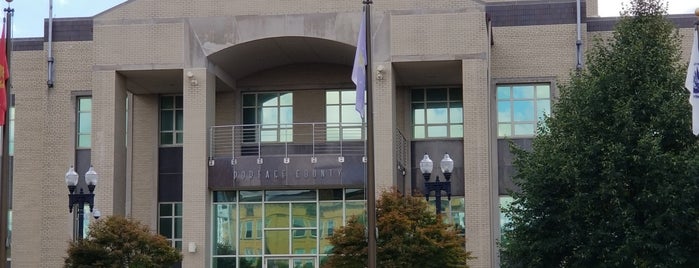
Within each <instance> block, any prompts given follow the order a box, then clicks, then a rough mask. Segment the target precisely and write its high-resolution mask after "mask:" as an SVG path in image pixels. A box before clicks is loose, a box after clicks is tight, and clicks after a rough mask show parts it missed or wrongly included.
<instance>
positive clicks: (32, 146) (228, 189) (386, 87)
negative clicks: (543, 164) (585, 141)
mask: <svg viewBox="0 0 699 268" xmlns="http://www.w3.org/2000/svg"><path fill="white" fill-rule="evenodd" d="M181 2H182V1H181ZM576 9H577V5H576V1H575V0H558V1H544V0H524V1H522V0H519V1H502V0H464V1H449V0H438V1H375V3H374V4H373V5H372V12H371V25H370V26H369V29H370V31H371V43H372V45H373V47H372V50H371V51H372V65H371V66H369V68H368V69H367V70H368V74H369V78H370V81H369V82H370V84H371V85H372V90H373V91H372V93H373V94H372V99H371V100H368V101H369V102H370V103H366V105H368V104H371V105H372V107H373V113H372V114H367V116H368V119H369V120H372V122H373V127H374V131H373V133H368V132H367V124H366V123H367V121H366V120H363V119H362V118H361V117H360V116H359V113H358V112H357V111H356V110H355V106H356V100H357V96H356V89H355V85H354V83H353V82H352V80H351V73H352V69H353V63H354V57H355V53H356V51H357V47H356V45H357V37H358V34H359V30H360V29H359V28H360V24H361V20H362V19H363V15H362V1H328V0H294V1H278V0H256V1H247V2H243V1H239V0H206V1H204V0H192V1H186V4H172V1H167V0H129V1H125V2H124V3H122V4H120V5H118V6H116V7H114V8H112V9H109V10H107V11H105V12H102V13H100V14H97V15H95V16H93V17H85V18H59V19H53V21H52V23H51V24H50V25H51V27H52V28H51V29H49V23H48V21H45V23H46V31H47V33H48V32H49V31H50V32H51V33H52V35H51V36H52V39H51V40H52V43H51V44H48V43H47V42H48V41H49V39H48V38H44V37H36V38H12V43H11V45H10V46H8V47H10V48H11V49H12V56H11V59H12V61H11V65H12V66H11V68H10V70H11V74H12V76H11V77H12V81H11V88H12V95H11V96H12V98H11V101H12V102H11V103H12V105H11V107H10V112H11V114H12V116H13V117H12V118H11V121H10V128H11V129H12V130H13V132H12V133H11V136H10V137H9V138H10V141H11V144H10V148H12V150H13V153H12V154H11V155H12V174H13V175H12V176H13V181H12V190H13V192H14V195H12V202H11V205H12V208H13V210H12V220H13V223H12V225H11V226H12V235H11V243H10V245H11V263H12V266H14V267H60V266H63V264H64V263H63V262H64V260H63V257H64V256H65V251H66V248H67V245H68V244H67V243H66V241H69V240H70V238H71V237H72V234H71V230H72V225H73V224H74V221H73V219H71V218H70V216H69V214H68V211H67V210H66V208H65V203H66V201H67V195H66V194H65V185H64V183H63V182H62V178H63V174H65V170H66V168H67V167H68V166H70V165H73V166H75V167H76V171H77V172H78V173H80V174H84V172H85V171H87V168H89V166H90V165H93V166H94V167H95V170H98V172H99V173H100V174H99V175H100V182H99V184H100V185H99V186H98V187H97V193H96V204H95V205H96V208H97V209H99V210H100V211H101V212H102V217H106V216H110V215H125V216H128V217H132V218H135V219H137V220H139V221H141V222H143V223H144V224H147V225H148V226H149V227H150V228H151V229H152V230H153V231H157V233H159V234H161V235H163V236H164V237H166V238H167V239H168V241H169V242H170V243H171V245H172V246H173V247H176V248H178V249H179V250H181V252H182V254H183V256H184V259H183V261H182V263H180V264H178V265H179V266H181V267H204V268H211V267H216V268H223V267H270V268H271V267H287V268H292V267H293V268H297V267H300V268H306V267H314V268H316V267H321V266H322V264H323V262H324V260H325V259H326V258H327V256H328V254H329V252H330V251H331V249H332V245H330V243H329V242H328V237H330V236H332V235H333V234H334V233H335V232H336V230H337V229H338V228H340V227H341V226H343V225H344V224H345V223H346V222H347V221H348V219H350V218H351V217H359V219H360V220H365V219H366V213H367V211H366V207H367V202H366V199H367V198H366V196H367V193H368V192H369V191H376V192H378V193H380V192H381V191H383V190H396V191H400V192H401V193H403V194H415V193H423V194H424V193H425V191H426V189H425V184H424V183H425V180H424V177H423V174H422V173H421V172H420V169H419V163H420V160H421V159H422V158H423V156H424V155H425V154H428V155H429V156H430V157H431V158H432V159H440V158H441V156H442V155H444V154H445V153H448V154H449V155H450V156H451V158H452V159H453V161H454V169H453V171H452V175H451V190H452V192H451V200H447V199H446V198H442V200H441V208H442V210H443V211H440V212H439V213H442V214H443V215H444V216H445V217H444V218H445V220H446V221H448V222H449V223H450V224H451V225H452V226H453V227H454V228H455V229H457V230H459V232H460V233H461V234H462V235H463V236H464V238H465V239H464V246H465V248H466V249H467V250H469V251H471V252H472V256H474V257H476V258H475V259H473V260H471V261H470V262H469V265H470V266H471V267H497V266H499V259H498V248H497V247H498V241H499V240H500V230H501V228H505V227H504V226H502V225H501V223H503V222H506V221H507V220H508V219H507V218H505V217H502V216H500V215H501V214H500V207H501V205H502V206H506V205H507V204H509V202H511V200H510V198H509V196H508V195H509V193H510V191H517V190H518V189H517V187H516V185H515V184H514V183H513V181H512V176H513V174H514V172H515V171H514V169H513V166H512V155H511V154H510V151H509V142H513V143H515V144H517V145H520V146H522V147H524V148H530V146H531V142H532V138H533V137H534V135H536V129H537V126H538V125H540V124H541V123H542V119H543V118H544V117H545V116H551V115H552V113H554V110H553V109H552V107H553V106H554V105H553V103H555V100H556V98H557V96H558V89H557V85H556V82H557V81H567V80H568V79H569V76H570V73H571V70H573V69H574V68H575V67H576V65H577V62H576V61H577V59H576V57H575V55H576V46H575V44H576V42H577V41H578V40H577V34H576V31H577V29H578V27H577V25H576V23H577V19H576V16H577V12H576V11H577V10H576ZM596 9H597V1H596V0H588V1H582V6H581V14H582V16H583V18H582V19H581V22H582V24H583V25H581V27H580V29H581V31H582V32H581V33H580V36H581V38H582V40H580V41H581V42H582V43H583V44H589V43H590V41H591V40H592V39H593V37H595V36H602V37H604V36H609V34H610V31H611V30H612V27H613V25H614V22H615V21H616V18H598V17H597V16H596V14H597V11H596ZM17 12H23V11H20V10H17ZM671 19H672V20H673V21H674V22H675V23H676V25H678V26H679V30H680V34H682V35H683V36H685V38H684V39H682V42H683V45H685V47H689V44H690V43H691V40H689V37H690V36H691V33H692V32H691V31H692V27H693V25H692V23H693V22H694V21H695V19H696V18H695V17H694V16H693V15H686V16H685V15H676V16H672V18H671ZM582 47H583V48H586V47H587V45H583V46H582ZM49 49H50V50H51V51H49ZM47 55H53V57H54V58H55V59H56V65H55V73H54V75H55V76H54V77H55V81H54V82H55V83H54V84H53V87H50V88H49V87H47V85H46V75H47V70H46V67H45V66H46V58H47ZM366 97H367V96H365V99H367V98H366ZM15 104H16V105H15ZM367 137H372V138H373V147H371V148H367V144H366V141H367ZM368 152H372V153H373V155H372V156H373V157H372V158H368V156H369V154H368ZM367 161H372V163H373V164H374V167H375V170H374V174H372V176H373V178H374V179H375V182H376V186H377V187H376V189H366V170H367V164H368V162H367ZM437 176H439V177H440V178H444V174H442V172H441V170H439V169H438V168H436V169H435V170H433V171H432V181H434V179H436V177H437ZM36 191H39V192H38V194H36V195H27V194H24V193H27V192H36ZM445 195H446V194H445ZM37 196H41V198H37ZM433 196H434V195H433ZM429 202H430V207H431V208H434V209H436V208H435V206H434V205H435V202H437V201H436V200H435V199H434V197H431V198H430V200H429ZM435 213H436V211H435ZM86 221H87V222H86V223H85V225H86V226H87V227H86V228H85V229H86V230H89V225H90V223H92V222H94V221H95V220H94V219H93V217H86ZM379 237H381V234H379Z"/></svg>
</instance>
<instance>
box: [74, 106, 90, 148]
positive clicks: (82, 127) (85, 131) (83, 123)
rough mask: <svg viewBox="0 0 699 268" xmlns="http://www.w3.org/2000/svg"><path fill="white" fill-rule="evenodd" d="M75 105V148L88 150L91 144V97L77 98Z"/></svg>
mask: <svg viewBox="0 0 699 268" xmlns="http://www.w3.org/2000/svg"><path fill="white" fill-rule="evenodd" d="M77 103H78V115H77V131H76V132H77V142H76V144H77V148H79V149H89V148H90V146H91V144H92V97H91V96H81V97H78V99H77Z"/></svg>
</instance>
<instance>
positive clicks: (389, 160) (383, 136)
mask: <svg viewBox="0 0 699 268" xmlns="http://www.w3.org/2000/svg"><path fill="white" fill-rule="evenodd" d="M378 65H383V66H384V67H383V71H382V79H377V71H374V73H370V74H369V75H371V76H372V80H371V81H372V82H373V83H374V84H373V88H372V89H373V90H374V92H373V97H374V99H373V100H372V101H373V105H374V106H373V109H374V114H373V120H374V148H367V149H368V150H374V167H375V171H374V178H375V179H376V184H375V185H376V193H377V196H378V194H379V193H380V192H381V191H383V190H390V189H391V188H392V187H394V186H397V185H398V182H397V181H396V155H395V144H394V143H395V141H394V140H393V138H394V131H395V129H396V109H395V106H396V104H395V99H396V88H395V86H394V82H393V79H392V78H391V75H390V74H391V68H390V65H391V64H390V62H388V63H374V67H373V68H371V70H377V66H378Z"/></svg>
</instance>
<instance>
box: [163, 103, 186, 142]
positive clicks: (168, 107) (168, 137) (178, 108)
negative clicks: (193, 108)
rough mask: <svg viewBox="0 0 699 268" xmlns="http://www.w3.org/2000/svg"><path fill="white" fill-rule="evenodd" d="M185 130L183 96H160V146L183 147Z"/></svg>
mask: <svg viewBox="0 0 699 268" xmlns="http://www.w3.org/2000/svg"><path fill="white" fill-rule="evenodd" d="M183 130H184V104H183V99H182V95H168V96H160V145H182V142H183V139H184V136H183Z"/></svg>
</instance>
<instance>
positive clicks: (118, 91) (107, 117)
mask: <svg viewBox="0 0 699 268" xmlns="http://www.w3.org/2000/svg"><path fill="white" fill-rule="evenodd" d="M93 84H94V90H93V91H92V157H91V158H92V160H91V162H92V163H91V164H92V165H93V166H94V167H95V171H97V174H99V181H98V182H97V187H96V188H95V208H96V209H99V210H100V211H101V212H102V215H103V216H112V215H122V216H123V215H124V213H125V205H124V204H125V203H126V181H125V178H126V79H125V78H124V77H122V76H121V75H120V74H118V73H117V72H116V71H98V72H94V76H93ZM81 175H82V174H81Z"/></svg>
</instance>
